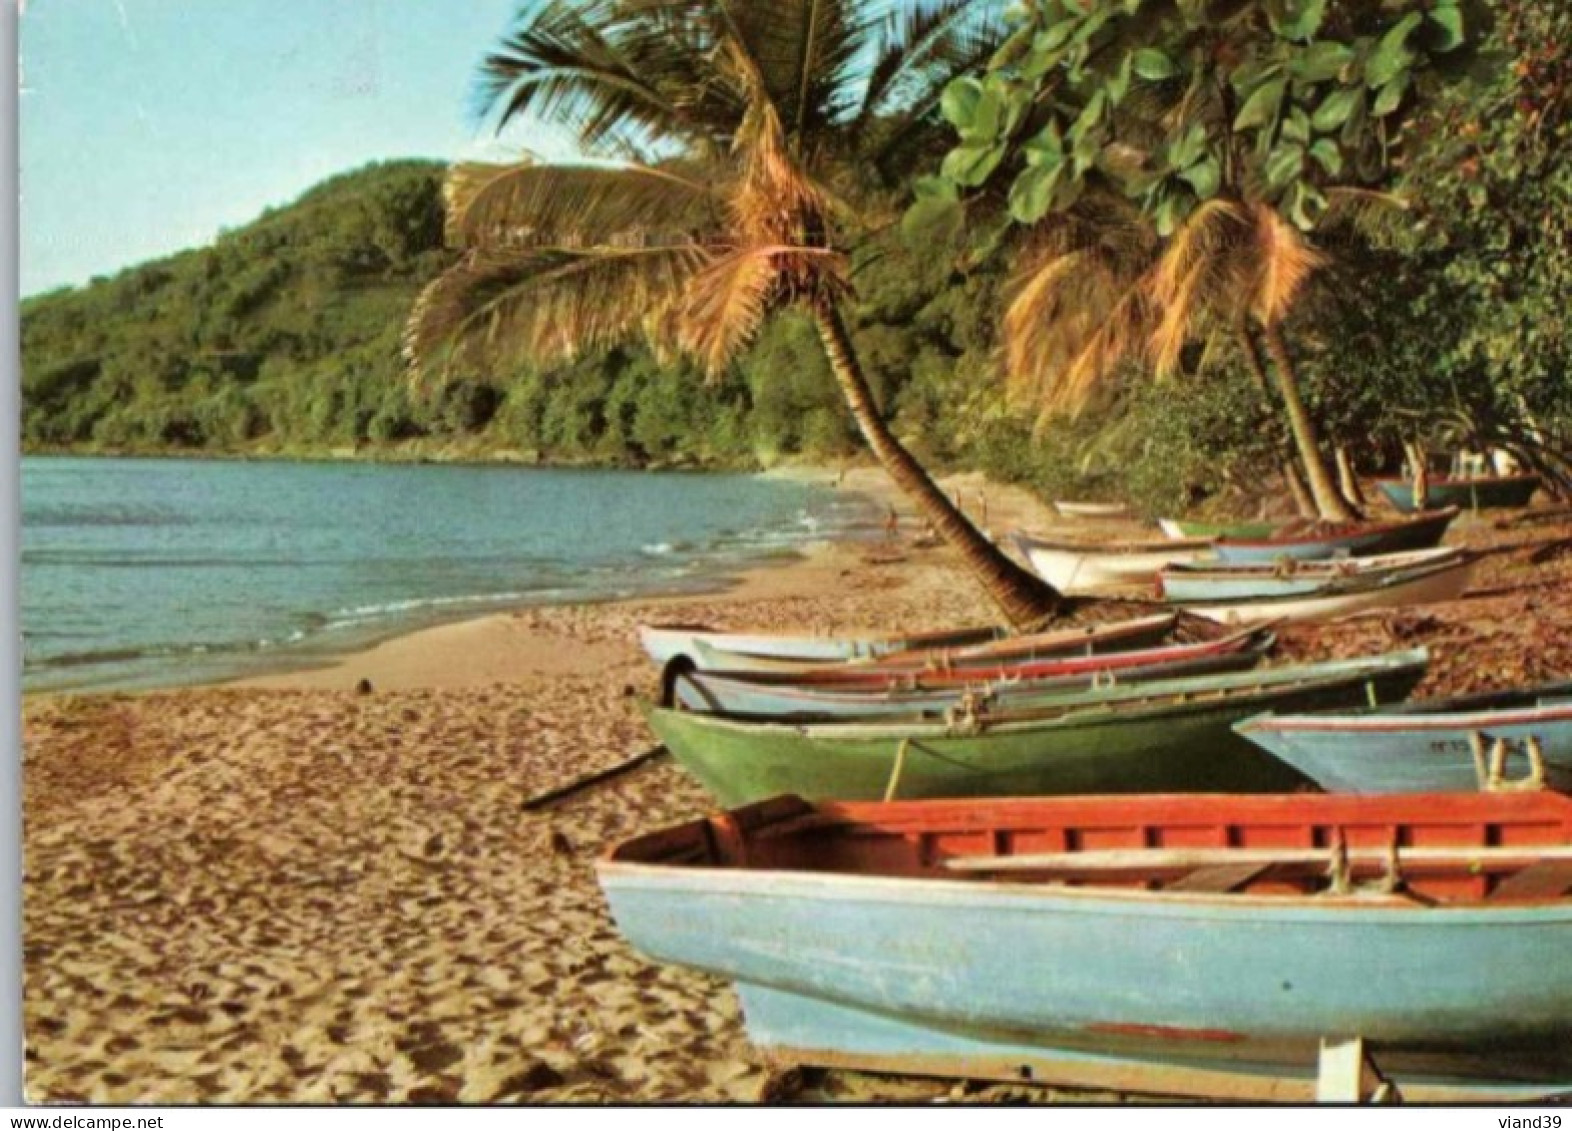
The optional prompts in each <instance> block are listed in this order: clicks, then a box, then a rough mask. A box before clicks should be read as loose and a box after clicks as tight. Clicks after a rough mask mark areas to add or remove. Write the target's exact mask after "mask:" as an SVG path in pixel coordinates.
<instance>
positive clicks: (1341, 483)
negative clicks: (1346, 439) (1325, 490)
mask: <svg viewBox="0 0 1572 1131" xmlns="http://www.w3.org/2000/svg"><path fill="white" fill-rule="evenodd" d="M1335 455H1336V457H1337V488H1338V490H1339V491H1341V492H1342V493H1343V498H1345V499H1347V500H1348V502H1350V503H1351V504H1353V505H1354V506H1356V507H1362V506H1364V503H1365V494H1364V492H1363V491H1361V490H1360V489H1359V476H1358V474H1357V473H1356V472H1355V471H1354V461H1353V457H1351V456H1350V455H1349V454H1348V449H1347V448H1345V447H1344V446H1343V445H1341V444H1339V445H1338V446H1337V451H1336V453H1335Z"/></svg>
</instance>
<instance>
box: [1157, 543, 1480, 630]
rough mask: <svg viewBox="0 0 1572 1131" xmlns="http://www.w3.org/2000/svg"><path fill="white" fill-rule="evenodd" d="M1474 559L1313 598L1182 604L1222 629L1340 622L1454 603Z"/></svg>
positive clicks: (1330, 584) (1356, 580)
mask: <svg viewBox="0 0 1572 1131" xmlns="http://www.w3.org/2000/svg"><path fill="white" fill-rule="evenodd" d="M1476 561H1477V559H1476V558H1474V557H1472V556H1470V555H1468V554H1462V555H1460V556H1458V557H1457V558H1454V559H1451V560H1448V561H1443V562H1440V563H1439V564H1437V565H1432V566H1421V567H1419V568H1417V569H1404V570H1397V571H1394V572H1391V573H1384V574H1378V575H1374V576H1370V575H1366V576H1363V577H1361V576H1357V575H1356V576H1353V577H1347V578H1336V579H1334V580H1331V581H1327V582H1324V583H1323V584H1322V585H1321V586H1320V587H1319V588H1318V589H1316V590H1315V591H1313V592H1310V593H1301V594H1294V595H1290V596H1285V597H1265V598H1257V599H1254V600H1251V599H1244V600H1224V601H1184V602H1179V603H1180V604H1182V606H1183V608H1184V610H1185V612H1187V613H1194V614H1195V615H1196V616H1202V617H1206V618H1207V619H1209V620H1215V621H1219V622H1221V623H1223V624H1235V625H1238V624H1260V623H1263V622H1271V623H1274V624H1275V623H1278V622H1282V621H1306V620H1336V619H1337V618H1338V617H1346V616H1352V615H1354V614H1355V613H1365V612H1369V611H1371V610H1372V609H1398V608H1403V607H1405V606H1408V605H1430V604H1434V603H1436V602H1438V601H1455V600H1457V598H1459V597H1461V596H1462V595H1463V593H1464V591H1465V590H1467V588H1468V580H1469V577H1470V576H1471V575H1472V573H1473V569H1474V563H1475V562H1476Z"/></svg>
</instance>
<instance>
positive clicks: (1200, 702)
mask: <svg viewBox="0 0 1572 1131" xmlns="http://www.w3.org/2000/svg"><path fill="white" fill-rule="evenodd" d="M1428 661H1429V654H1428V653H1427V652H1426V651H1425V650H1424V649H1423V648H1420V649H1416V650H1413V651H1408V652H1396V653H1391V654H1389V655H1385V656H1374V657H1368V658H1364V659H1358V660H1338V661H1331V662H1328V663H1321V664H1302V665H1296V666H1293V667H1285V668H1277V669H1271V670H1256V671H1253V672H1246V673H1242V674H1239V675H1228V676H1209V677H1203V678H1197V679H1194V680H1186V681H1176V682H1183V683H1185V684H1187V685H1188V686H1186V687H1184V688H1178V687H1176V686H1175V685H1174V684H1172V683H1170V684H1167V685H1166V686H1165V687H1162V688H1160V689H1155V690H1154V689H1153V688H1149V687H1148V688H1143V687H1142V686H1140V685H1135V686H1131V687H1123V688H1109V689H1104V690H1103V691H1101V692H1100V693H1095V694H1091V693H1082V694H1080V695H1077V696H1072V697H1068V698H1066V699H1065V700H1063V701H1060V702H1057V703H1054V704H1052V705H1044V706H1042V707H1039V708H1036V709H1033V710H1021V711H1010V712H1007V713H1001V714H997V715H988V714H986V713H984V714H973V713H968V712H965V711H957V712H951V713H950V714H949V715H948V716H946V717H942V718H935V717H933V716H931V715H930V716H925V717H917V716H913V717H906V718H900V719H880V720H877V721H871V722H855V723H848V722H811V723H769V722H756V721H751V720H747V719H739V718H733V717H728V716H724V715H709V714H695V713H693V712H689V711H681V710H672V709H666V708H660V707H654V706H650V705H646V706H645V714H646V717H647V718H648V719H649V723H650V726H651V728H653V730H654V731H655V733H656V735H658V736H659V738H660V740H661V741H662V742H664V743H665V744H666V747H667V749H668V750H670V751H671V753H672V755H673V756H674V757H675V758H676V759H677V761H678V762H680V763H681V764H682V765H683V766H684V767H686V768H687V769H688V771H689V772H690V773H692V774H693V775H694V776H695V777H696V778H698V779H699V781H700V782H702V783H703V784H704V786H705V787H706V788H707V789H709V790H710V792H712V793H714V794H715V796H716V797H718V798H719V799H720V801H721V802H722V804H725V805H744V804H748V803H749V802H752V801H756V800H759V799H761V798H765V797H773V796H775V795H777V794H781V793H795V794H798V795H800V796H802V797H806V798H809V799H810V800H813V799H830V798H839V799H842V800H865V799H878V798H883V799H885V800H890V799H892V798H896V797H900V798H926V797H990V796H1010V797H1014V796H1040V795H1048V794H1070V793H1148V792H1222V793H1259V792H1271V791H1286V790H1293V789H1296V788H1299V787H1302V786H1304V785H1306V784H1307V779H1306V778H1304V777H1302V776H1300V775H1299V774H1298V773H1297V772H1296V771H1294V770H1292V769H1290V768H1289V767H1288V766H1286V765H1284V764H1283V763H1282V762H1279V761H1277V760H1276V759H1275V758H1271V757H1269V756H1266V755H1264V754H1263V753H1262V752H1261V751H1260V750H1258V749H1257V748H1255V747H1254V745H1253V744H1251V743H1250V742H1248V741H1246V740H1245V739H1243V738H1241V737H1239V736H1238V735H1236V734H1235V733H1234V732H1233V729H1232V727H1233V724H1234V723H1236V722H1239V721H1241V720H1242V719H1245V718H1249V717H1250V716H1252V715H1256V714H1259V713H1261V712H1263V711H1269V710H1271V711H1277V712H1278V713H1282V712H1283V711H1285V710H1294V711H1304V710H1315V709H1334V708H1342V707H1356V706H1364V705H1371V704H1376V703H1390V702H1397V701H1399V700H1401V699H1403V698H1404V697H1406V696H1407V695H1408V693H1409V692H1411V691H1412V690H1413V689H1414V687H1415V686H1416V685H1417V684H1418V683H1419V681H1420V679H1421V678H1423V676H1424V672H1425V666H1426V664H1427V663H1428Z"/></svg>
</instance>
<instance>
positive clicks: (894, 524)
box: [884, 507, 901, 540]
mask: <svg viewBox="0 0 1572 1131" xmlns="http://www.w3.org/2000/svg"><path fill="white" fill-rule="evenodd" d="M884 536H885V537H886V538H889V539H891V540H893V539H896V538H899V537H900V536H901V516H900V515H899V514H897V513H896V510H895V508H894V507H891V508H890V513H889V515H887V516H886V517H885V520H884Z"/></svg>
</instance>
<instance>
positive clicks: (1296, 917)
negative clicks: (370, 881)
mask: <svg viewBox="0 0 1572 1131" xmlns="http://www.w3.org/2000/svg"><path fill="white" fill-rule="evenodd" d="M1194 796H1197V797H1204V796H1220V797H1226V796H1229V795H1227V794H1213V795H1205V794H1197V795H1194ZM1563 843H1564V844H1572V837H1569V838H1568V840H1567V841H1566V842H1563ZM621 847H622V846H621V845H614V846H612V847H611V848H609V849H607V850H606V851H605V852H604V853H603V854H602V855H601V856H600V857H599V858H598V859H597V860H596V861H595V869H596V872H597V873H598V874H599V875H600V876H601V877H602V882H604V878H605V877H608V876H609V877H613V878H624V879H635V880H640V881H643V883H644V885H645V886H658V887H662V888H668V889H688V890H702V891H703V892H705V893H706V894H712V895H721V894H727V895H740V896H745V895H752V894H757V895H760V896H762V897H764V898H766V899H780V898H783V897H788V896H793V895H795V896H797V897H798V898H816V899H835V900H844V901H851V902H870V901H872V902H879V903H899V904H913V905H915V904H917V903H918V902H919V901H918V900H915V899H912V898H911V896H912V895H914V894H915V895H918V896H923V895H929V896H934V897H937V898H935V899H933V900H931V901H930V902H933V903H937V904H946V905H949V904H954V903H955V902H962V903H976V902H988V903H1001V902H1005V901H1008V902H1009V903H1010V904H1011V905H1012V906H1014V907H1021V908H1022V910H1026V911H1032V912H1036V913H1045V912H1046V911H1048V910H1049V907H1047V906H1035V907H1028V906H1022V905H1023V904H1026V903H1028V902H1030V903H1032V904H1038V905H1046V904H1049V903H1051V902H1053V901H1062V902H1064V903H1067V904H1078V905H1080V906H1079V907H1077V908H1075V910H1077V911H1079V912H1081V913H1083V914H1087V913H1089V914H1099V913H1101V914H1107V915H1119V914H1128V913H1129V909H1130V907H1131V906H1132V905H1133V906H1136V907H1140V908H1141V910H1142V913H1143V914H1146V913H1152V912H1155V911H1168V912H1169V914H1168V915H1167V916H1165V917H1168V918H1180V919H1182V918H1187V917H1190V918H1195V919H1199V920H1214V919H1219V918H1226V919H1232V918H1235V917H1237V916H1238V915H1240V914H1241V913H1251V912H1260V911H1263V910H1265V911H1273V912H1278V913H1281V912H1289V914H1287V915H1281V914H1279V915H1277V916H1275V917H1274V918H1275V919H1276V921H1279V922H1302V921H1323V920H1324V919H1325V912H1327V911H1345V912H1347V911H1352V912H1357V913H1358V914H1360V915H1361V916H1365V915H1373V914H1378V913H1384V914H1386V915H1388V916H1391V917H1393V918H1412V919H1413V920H1415V925H1419V924H1423V925H1425V926H1429V925H1431V921H1432V920H1433V919H1434V918H1435V917H1437V916H1438V915H1440V916H1446V917H1447V918H1449V919H1453V920H1454V921H1455V919H1456V918H1464V919H1469V918H1472V919H1477V920H1479V921H1480V923H1481V924H1498V923H1502V922H1506V923H1511V924H1514V925H1522V926H1553V925H1555V924H1557V923H1560V922H1565V923H1567V924H1568V925H1572V893H1568V894H1566V895H1561V896H1554V897H1549V898H1536V899H1521V900H1502V901H1501V902H1499V903H1490V902H1488V901H1487V900H1485V899H1476V900H1469V901H1467V902H1462V901H1459V902H1434V903H1432V902H1427V901H1420V900H1417V899H1413V898H1410V897H1408V896H1404V895H1401V894H1396V893H1378V892H1372V891H1365V892H1358V891H1356V892H1350V893H1348V894H1335V893H1331V892H1312V893H1292V894H1275V893H1260V892H1247V891H1246V892H1205V891H1173V890H1168V889H1157V890H1155V891H1153V890H1145V889H1141V888H1134V887H1119V886H1113V885H1098V884H1096V883H1092V882H1086V883H1084V884H1082V885H1080V886H1075V887H1072V886H1070V885H1067V884H1064V883H1054V882H1052V881H1047V882H1039V883H1027V882H1024V881H1019V880H999V879H991V878H990V879H972V880H965V879H950V878H948V877H937V876H870V875H866V874H862V873H858V872H832V871H814V870H810V869H805V868H749V867H737V866H726V865H720V866H716V865H690V864H664V863H658V862H654V861H646V860H629V859H621V858H618V857H617V856H616V855H615V853H616V852H617V851H619V850H620V849H621ZM1544 847H1557V846H1552V845H1525V846H1523V848H1524V855H1525V856H1527V855H1532V853H1533V850H1534V849H1535V848H1544ZM1459 852H1460V854H1463V853H1465V852H1466V849H1460V850H1459ZM716 877H725V878H726V879H727V881H728V882H727V883H726V884H725V885H720V884H716V883H714V882H713V881H714V880H715V878H716ZM652 882H653V883H652ZM790 885H795V886H797V887H799V888H801V889H803V890H801V891H799V892H792V891H791V890H790ZM722 886H724V887H727V888H729V889H731V890H729V891H725V892H722V891H720V890H718V889H719V888H721V887H722ZM963 896H969V897H972V898H970V899H964V898H963V899H959V900H957V899H956V898H954V897H963ZM977 897H981V899H980V900H979V899H978V898H977ZM1098 904H1103V905H1107V906H1105V907H1102V908H1098V907H1097V906H1096V905H1098ZM1087 905H1091V906H1090V907H1088V906H1087ZM997 909H998V910H1008V909H1009V908H997ZM1185 911H1190V912H1198V911H1210V912H1214V913H1220V914H1201V915H1191V916H1186V915H1184V914H1183V912H1185Z"/></svg>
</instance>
